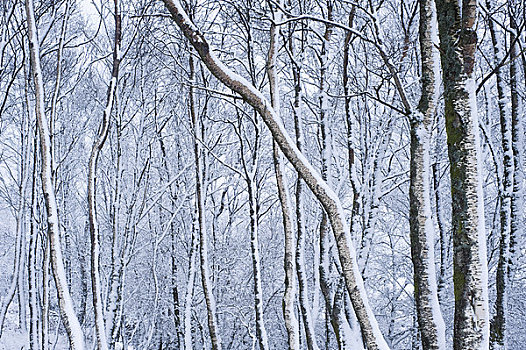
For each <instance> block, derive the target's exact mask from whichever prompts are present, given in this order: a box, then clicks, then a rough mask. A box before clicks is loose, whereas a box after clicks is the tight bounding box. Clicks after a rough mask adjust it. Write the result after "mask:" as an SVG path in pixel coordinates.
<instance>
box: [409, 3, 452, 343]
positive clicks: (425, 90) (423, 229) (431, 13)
mask: <svg viewBox="0 0 526 350" xmlns="http://www.w3.org/2000/svg"><path fill="white" fill-rule="evenodd" d="M435 14H436V12H435V4H434V1H433V0H420V30H419V37H420V55H421V60H422V95H421V96H420V102H419V105H418V111H417V112H416V113H413V114H411V115H410V125H411V166H410V185H409V208H410V209H409V227H410V232H411V234H410V236H411V258H412V260H413V271H414V274H413V279H414V286H415V288H414V295H415V302H416V312H417V316H418V326H419V329H420V335H421V337H420V339H421V341H422V348H423V349H424V350H427V349H436V350H438V349H443V350H445V348H446V339H445V338H446V335H445V325H444V319H443V318H442V313H441V311H440V306H439V303H438V288H437V281H436V273H435V245H434V242H435V227H434V223H433V218H432V216H431V183H430V179H431V172H430V170H431V164H430V139H431V134H432V126H433V120H434V117H435V113H436V106H437V100H438V88H439V85H438V82H439V81H440V80H439V77H438V72H439V70H438V55H437V54H436V51H435V50H436V49H435V47H434V45H435V40H436V39H437V28H436V15H435Z"/></svg>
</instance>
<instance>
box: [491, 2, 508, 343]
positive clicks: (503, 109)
mask: <svg viewBox="0 0 526 350" xmlns="http://www.w3.org/2000/svg"><path fill="white" fill-rule="evenodd" d="M486 6H487V9H488V10H491V9H492V8H494V6H493V4H492V3H491V2H490V1H489V0H486ZM488 22H489V23H488V25H489V31H490V35H491V42H492V44H493V64H494V65H495V69H496V72H495V76H496V78H497V99H498V100H497V105H498V111H499V121H500V131H501V147H502V156H503V158H502V177H501V178H500V179H501V183H500V184H499V197H500V209H499V216H500V237H499V257H498V264H497V276H496V289H497V296H496V301H495V315H494V317H493V319H492V320H491V324H490V332H491V333H490V345H491V348H492V349H502V350H505V349H507V339H506V333H507V332H506V317H507V314H508V312H507V311H508V298H507V294H508V291H507V288H508V262H509V259H508V255H509V249H510V237H511V222H512V217H511V209H512V206H511V205H512V197H513V183H514V177H515V176H514V175H515V167H514V163H513V149H512V148H513V140H512V125H511V124H512V117H511V111H510V109H509V104H510V100H509V89H508V88H507V86H506V82H505V76H504V69H503V67H501V66H500V64H501V62H502V61H503V59H504V48H503V47H502V44H503V38H502V37H501V34H500V32H499V31H498V29H497V28H496V24H495V22H494V21H493V20H492V19H489V21H488ZM513 64H514V63H513V62H512V63H511V65H513Z"/></svg>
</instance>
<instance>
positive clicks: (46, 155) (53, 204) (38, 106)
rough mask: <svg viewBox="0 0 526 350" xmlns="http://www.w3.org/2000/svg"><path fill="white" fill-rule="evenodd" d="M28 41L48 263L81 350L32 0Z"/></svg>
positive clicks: (73, 343) (28, 8) (77, 349)
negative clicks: (63, 245)
mask: <svg viewBox="0 0 526 350" xmlns="http://www.w3.org/2000/svg"><path fill="white" fill-rule="evenodd" d="M25 8H26V16H27V27H28V40H29V48H30V54H31V70H32V73H33V82H34V84H35V101H36V103H35V115H36V118H37V125H38V132H39V136H40V155H41V162H42V169H41V177H42V192H43V193H44V199H45V204H46V213H47V225H48V228H47V230H48V238H49V246H50V258H51V259H50V260H51V265H52V267H53V276H54V278H55V285H56V288H57V296H58V299H59V305H60V314H61V317H62V321H63V323H64V327H65V328H66V331H67V333H68V338H69V341H70V346H71V348H72V349H74V350H80V349H84V333H83V331H82V329H81V327H80V323H79V321H78V318H77V316H76V314H75V311H74V309H73V301H72V299H71V294H70V291H69V287H68V282H67V280H66V274H65V269H64V261H63V257H62V249H61V247H60V230H59V223H58V210H57V200H56V197H55V188H54V184H53V180H52V160H51V149H50V148H51V142H50V136H49V134H50V131H49V122H48V120H47V118H46V114H45V105H44V90H43V89H44V83H43V80H42V68H41V65H40V44H39V39H38V33H37V26H36V20H35V11H34V7H33V1H32V0H27V1H26V2H25Z"/></svg>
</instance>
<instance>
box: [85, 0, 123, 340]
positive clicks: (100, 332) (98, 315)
mask: <svg viewBox="0 0 526 350" xmlns="http://www.w3.org/2000/svg"><path fill="white" fill-rule="evenodd" d="M114 11H115V13H114V17H115V39H114V40H115V41H114V47H113V68H112V72H111V80H110V84H109V86H108V92H107V96H106V106H105V108H104V112H103V115H102V123H101V128H100V132H99V135H97V138H96V139H95V141H94V142H93V146H92V149H91V155H90V158H89V164H88V209H89V210H88V218H89V230H90V237H91V291H92V296H93V310H94V312H95V333H96V337H97V347H98V348H99V350H108V349H109V347H108V340H107V338H106V327H105V324H104V312H103V307H102V290H101V289H102V288H101V281H100V271H99V270H100V267H99V262H100V243H99V239H100V237H99V236H100V234H99V226H98V223H97V200H96V194H97V188H96V185H97V184H96V180H97V162H98V160H99V154H100V151H101V150H102V147H104V143H105V142H106V138H107V137H108V131H109V128H110V118H111V110H112V108H113V101H114V99H115V92H116V91H117V79H118V77H119V65H120V59H121V58H120V46H121V16H120V14H119V2H118V0H114Z"/></svg>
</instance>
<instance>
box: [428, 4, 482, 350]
mask: <svg viewBox="0 0 526 350" xmlns="http://www.w3.org/2000/svg"><path fill="white" fill-rule="evenodd" d="M437 10H438V25H439V34H440V49H441V61H442V71H443V82H444V99H445V119H446V132H447V143H448V155H449V162H450V176H451V200H452V206H453V208H452V213H453V217H452V226H453V253H454V256H453V282H454V289H455V321H454V339H453V348H454V349H455V350H461V349H487V348H488V342H489V322H488V270H487V262H486V233H485V223H484V196H483V191H482V182H483V181H482V161H481V158H480V157H481V154H480V144H479V142H480V141H479V122H478V114H477V101H476V83H475V79H474V75H473V73H474V68H475V52H476V45H477V33H476V19H477V2H476V0H464V1H463V2H462V4H460V3H459V2H458V1H456V0H437Z"/></svg>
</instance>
